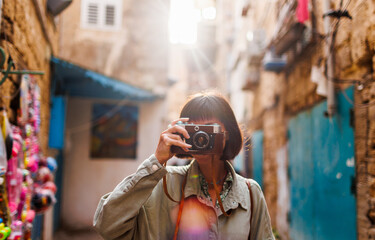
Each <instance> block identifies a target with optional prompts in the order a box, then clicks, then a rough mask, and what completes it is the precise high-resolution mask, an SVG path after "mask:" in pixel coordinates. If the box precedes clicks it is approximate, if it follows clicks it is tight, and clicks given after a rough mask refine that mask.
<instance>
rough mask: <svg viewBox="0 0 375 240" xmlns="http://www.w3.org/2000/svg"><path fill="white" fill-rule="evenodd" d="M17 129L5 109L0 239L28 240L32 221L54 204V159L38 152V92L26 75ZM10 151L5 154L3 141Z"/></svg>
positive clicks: (0, 164) (0, 138)
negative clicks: (9, 146)
mask: <svg viewBox="0 0 375 240" xmlns="http://www.w3.org/2000/svg"><path fill="white" fill-rule="evenodd" d="M21 79H22V80H21V87H20V101H19V102H20V106H19V110H18V116H17V126H15V125H11V124H10V123H9V122H8V120H7V119H8V117H7V116H6V112H5V110H3V117H2V121H1V133H2V134H1V136H0V240H1V239H9V240H16V239H25V240H27V239H31V230H32V227H33V225H32V224H33V220H34V218H35V215H36V214H40V213H43V212H44V211H46V210H47V209H48V208H49V207H51V206H52V205H53V204H54V203H55V202H56V199H55V194H56V190H57V188H56V185H55V183H54V173H55V171H56V169H57V164H56V161H55V159H54V158H52V157H45V156H44V155H43V153H42V151H41V147H40V142H39V140H38V134H39V132H40V123H41V122H40V89H39V86H38V85H37V82H36V79H35V78H34V77H33V76H31V75H28V74H25V75H23V76H22V78H21ZM5 139H9V141H8V142H9V144H10V142H11V148H10V150H9V152H8V151H6V149H7V148H6V145H7V142H6V140H5Z"/></svg>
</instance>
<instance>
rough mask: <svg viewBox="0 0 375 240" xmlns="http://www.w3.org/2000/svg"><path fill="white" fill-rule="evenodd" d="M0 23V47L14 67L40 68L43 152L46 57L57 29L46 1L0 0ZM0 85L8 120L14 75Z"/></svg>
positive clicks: (46, 120)
mask: <svg viewBox="0 0 375 240" xmlns="http://www.w3.org/2000/svg"><path fill="white" fill-rule="evenodd" d="M2 2H3V6H2V19H1V25H0V31H1V35H0V37H1V40H0V47H2V48H3V49H4V50H5V53H6V55H7V57H9V56H11V57H12V59H13V61H14V62H15V68H16V69H17V70H38V71H44V73H45V74H44V75H42V76H37V75H35V78H36V79H37V83H38V86H39V87H40V90H41V132H40V136H39V140H40V142H41V146H42V151H43V152H44V154H47V150H48V131H49V117H50V111H49V107H50V101H49V98H50V57H51V54H56V53H57V51H58V46H57V36H58V35H57V30H56V27H55V23H54V19H53V17H52V15H50V14H49V13H48V12H47V9H46V2H47V1H46V0H42V1H38V0H28V1H23V0H3V1H2ZM10 79H12V81H11V80H9V79H8V80H6V81H5V82H4V84H3V85H1V86H0V93H1V94H0V104H1V105H3V106H5V108H6V110H7V114H8V116H9V118H10V121H11V122H14V121H15V120H16V119H15V118H16V113H15V112H14V111H12V109H11V108H10V102H11V97H12V96H14V95H15V94H16V93H17V91H18V89H17V87H18V81H19V80H18V78H17V76H16V75H12V76H11V77H10Z"/></svg>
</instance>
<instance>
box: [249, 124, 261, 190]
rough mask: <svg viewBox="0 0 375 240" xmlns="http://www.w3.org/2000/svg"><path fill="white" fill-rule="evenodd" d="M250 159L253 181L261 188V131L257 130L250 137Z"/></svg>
mask: <svg viewBox="0 0 375 240" xmlns="http://www.w3.org/2000/svg"><path fill="white" fill-rule="evenodd" d="M251 153H252V155H251V157H252V160H253V179H254V180H255V181H257V183H258V184H259V185H260V186H261V187H263V131H262V130H258V131H255V132H254V133H253V134H252V137H251Z"/></svg>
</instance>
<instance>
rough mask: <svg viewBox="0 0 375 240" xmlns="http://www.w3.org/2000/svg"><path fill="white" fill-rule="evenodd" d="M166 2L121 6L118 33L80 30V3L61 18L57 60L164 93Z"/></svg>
mask: <svg viewBox="0 0 375 240" xmlns="http://www.w3.org/2000/svg"><path fill="white" fill-rule="evenodd" d="M168 3H169V2H168V1H166V0H163V1H136V0H126V1H123V2H122V7H123V9H122V23H121V29H119V30H116V31H103V30H95V29H85V28H82V27H81V18H80V16H81V1H80V0H75V1H73V3H72V4H71V5H70V6H69V8H68V9H67V10H66V11H65V12H64V13H63V14H62V15H61V17H60V30H61V39H60V46H61V49H64V51H61V53H60V54H59V57H61V58H63V59H65V60H68V61H70V62H73V63H74V64H78V65H80V66H82V67H85V68H87V69H91V70H94V71H97V72H99V73H102V74H105V75H107V76H111V77H114V78H116V79H119V80H121V81H124V82H126V83H130V84H132V85H135V86H138V87H142V88H144V89H147V90H152V91H154V92H156V93H164V92H165V87H166V84H167V75H166V70H167V66H168V32H167V30H168V23H167V20H168Z"/></svg>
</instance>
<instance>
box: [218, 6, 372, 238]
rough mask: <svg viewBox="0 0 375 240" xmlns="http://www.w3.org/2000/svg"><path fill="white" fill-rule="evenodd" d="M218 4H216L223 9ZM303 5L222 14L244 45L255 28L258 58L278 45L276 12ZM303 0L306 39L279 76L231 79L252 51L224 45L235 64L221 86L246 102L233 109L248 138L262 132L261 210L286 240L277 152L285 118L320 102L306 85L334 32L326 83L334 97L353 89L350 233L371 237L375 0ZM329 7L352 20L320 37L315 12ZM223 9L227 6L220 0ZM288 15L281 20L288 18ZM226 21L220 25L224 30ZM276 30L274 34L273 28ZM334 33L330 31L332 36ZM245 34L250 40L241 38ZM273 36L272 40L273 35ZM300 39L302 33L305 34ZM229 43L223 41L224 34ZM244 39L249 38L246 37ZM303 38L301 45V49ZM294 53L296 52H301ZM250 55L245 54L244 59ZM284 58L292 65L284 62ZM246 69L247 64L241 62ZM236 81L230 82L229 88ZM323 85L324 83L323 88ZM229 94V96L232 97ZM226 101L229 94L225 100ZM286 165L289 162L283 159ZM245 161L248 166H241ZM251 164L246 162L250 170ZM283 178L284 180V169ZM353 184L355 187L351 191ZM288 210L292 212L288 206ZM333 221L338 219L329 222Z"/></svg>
mask: <svg viewBox="0 0 375 240" xmlns="http://www.w3.org/2000/svg"><path fill="white" fill-rule="evenodd" d="M225 2H226V1H223V3H225ZM298 2H304V1H282V0H281V1H248V2H246V1H245V4H243V3H242V2H241V3H240V1H236V3H233V4H232V5H234V6H236V7H235V8H236V9H237V10H236V11H232V12H231V14H229V15H228V14H227V15H226V16H227V17H228V16H234V17H232V18H234V19H235V20H233V19H232V23H233V24H235V23H236V26H237V29H236V30H235V31H234V34H232V36H233V35H234V36H236V37H234V39H232V41H233V42H236V41H237V42H240V41H244V40H245V39H246V37H247V40H245V41H247V42H248V43H246V44H245V46H249V42H251V41H253V37H254V38H255V37H256V36H255V35H252V34H253V33H255V30H257V29H262V31H263V35H262V36H261V37H262V38H261V39H262V41H263V42H264V43H265V44H264V45H263V46H261V47H260V48H261V53H260V54H259V55H260V56H261V58H262V59H263V58H264V54H265V53H266V52H267V51H268V50H270V48H271V47H272V46H275V45H277V43H278V42H277V41H279V42H280V41H281V40H280V31H279V32H278V30H280V26H279V25H280V24H281V25H282V24H284V25H285V22H282V23H280V16H281V15H283V14H285V12H284V13H283V11H284V10H285V9H283V7H284V6H285V5H287V4H291V5H293V4H294V7H296V6H297V5H298ZM306 2H308V4H309V5H308V11H309V20H307V22H305V25H306V26H307V29H308V31H310V33H309V35H308V36H307V35H304V36H303V37H302V38H304V39H302V40H301V39H300V40H299V41H297V42H294V43H293V44H291V45H292V46H291V47H290V48H289V50H288V51H286V54H287V56H288V61H287V64H286V66H285V67H284V68H283V69H282V70H281V71H280V72H272V71H266V70H265V69H264V68H263V66H264V65H262V64H263V63H264V62H263V63H262V62H260V63H259V65H258V70H257V73H258V74H259V75H258V78H257V79H256V80H254V75H251V74H250V73H253V71H251V69H250V70H249V68H247V69H246V70H245V73H243V74H242V75H241V74H237V73H238V72H239V71H240V72H243V70H239V68H238V66H240V64H239V63H241V61H246V64H248V62H249V59H251V58H252V59H254V57H253V56H254V54H253V53H249V51H250V52H251V50H254V48H252V49H249V48H248V47H242V48H241V47H239V45H238V44H232V45H230V50H229V52H230V54H231V56H232V58H233V59H234V60H233V62H235V63H237V65H235V64H234V65H232V66H231V68H230V69H229V70H228V74H229V76H230V77H229V81H230V82H231V84H232V85H233V84H234V85H236V84H237V85H240V86H242V87H243V88H244V89H246V90H245V92H242V93H241V94H243V99H244V101H245V102H246V104H245V106H246V108H245V110H241V111H243V112H242V115H243V116H244V118H243V123H244V124H245V125H246V126H247V129H248V131H249V135H251V134H252V133H253V132H255V131H256V130H259V129H262V131H263V133H264V140H263V141H264V142H263V154H264V155H263V172H262V173H263V190H264V194H265V196H266V200H267V203H268V206H269V210H270V215H271V218H272V223H273V226H274V227H275V229H276V231H277V232H278V235H279V236H280V237H281V238H282V239H288V238H291V236H290V225H289V223H288V217H289V216H288V213H287V212H285V211H284V210H283V208H284V207H285V206H282V207H280V205H279V203H280V200H279V199H280V195H282V194H283V193H282V192H281V191H280V188H282V185H283V183H282V182H280V171H279V170H280V162H279V161H278V158H279V155H278V154H279V153H280V151H279V150H280V149H282V148H283V147H285V146H287V144H288V141H289V136H288V134H289V132H288V124H289V123H290V120H291V119H293V118H294V117H296V116H298V115H299V114H300V113H302V112H304V111H306V110H307V111H309V110H311V109H313V108H314V107H315V106H317V105H318V104H320V103H322V102H324V101H325V100H326V99H327V97H326V96H324V95H323V96H322V95H320V94H318V93H317V88H318V86H317V84H316V83H314V82H312V81H311V76H312V73H311V72H312V69H313V68H314V66H317V65H319V66H323V68H324V70H323V71H322V72H323V74H326V71H327V58H328V55H327V52H326V51H325V48H326V47H327V44H328V43H329V39H331V36H332V35H331V34H332V33H333V32H334V33H335V41H334V47H333V51H332V52H333V54H334V58H335V62H334V64H333V68H334V72H335V75H334V76H333V77H332V78H331V79H329V80H328V81H333V82H334V89H335V92H336V93H340V92H342V91H343V89H347V88H348V87H350V86H353V89H354V102H350V99H349V100H348V101H349V103H350V104H351V108H352V109H353V117H352V122H353V130H354V145H355V149H354V152H355V155H354V158H355V182H353V191H354V192H355V195H354V196H355V201H356V209H355V210H356V235H357V238H358V239H374V238H375V228H374V226H375V225H374V223H375V204H374V202H375V201H374V196H375V191H374V189H375V187H374V186H375V171H374V169H375V168H374V167H373V166H374V156H375V155H374V141H375V140H374V139H375V138H374V137H375V131H374V129H375V127H374V124H375V115H374V111H375V104H374V103H375V83H374V78H375V75H374V68H375V65H374V61H375V57H374V56H375V55H374V53H375V38H374V36H375V35H374V33H375V30H374V28H375V1H366V0H365V1H360V0H359V1H339V0H333V1H323V0H315V1H306ZM327 2H329V9H332V10H347V11H348V13H349V15H350V16H351V18H352V19H350V18H347V17H341V18H340V20H339V21H338V19H337V18H331V23H330V25H329V26H330V27H331V30H330V32H329V34H326V29H325V27H324V21H325V20H324V18H323V14H325V13H327V10H326V9H325V7H324V4H326V3H327ZM227 4H228V2H227ZM295 14H296V13H295V12H293V11H292V12H289V16H295ZM228 21H229V20H228V19H227V22H226V24H228ZM278 26H279V29H277V28H278ZM335 29H336V30H335ZM249 32H251V36H249V35H247V34H248V33H249ZM277 33H279V34H277ZM305 33H306V31H305ZM227 37H230V35H227ZM249 37H251V39H249ZM306 38H308V39H309V42H308V43H306V41H305V40H306ZM301 49H303V50H302V51H301ZM252 54H253V55H252ZM290 59H292V60H290ZM249 65H251V64H249ZM233 66H234V67H233ZM236 82H237V83H236ZM325 84H327V82H326V83H325ZM232 93H233V92H232ZM232 95H233V94H232ZM288 157H289V160H290V156H286V159H288ZM245 161H250V160H248V159H247V160H246V159H245ZM250 165H251V164H250ZM283 174H285V175H288V174H290V173H289V172H287V169H285V171H284V173H283ZM354 186H355V188H354ZM290 207H291V208H293V206H290ZM337 218H338V219H337V221H340V220H339V218H340V216H337ZM312 239H313V238H312Z"/></svg>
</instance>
